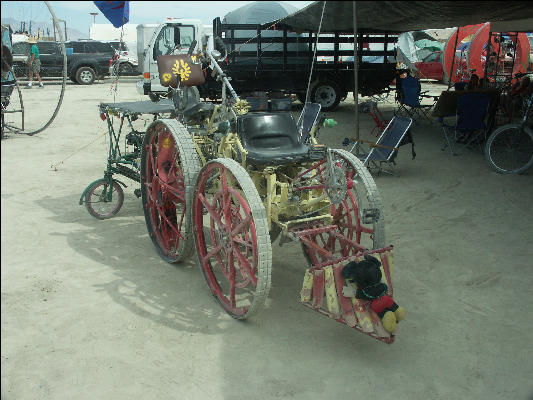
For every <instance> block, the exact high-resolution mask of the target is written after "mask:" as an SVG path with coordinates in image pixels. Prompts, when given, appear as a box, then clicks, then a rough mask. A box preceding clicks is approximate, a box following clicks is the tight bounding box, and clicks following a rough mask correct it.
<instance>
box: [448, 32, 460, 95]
mask: <svg viewBox="0 0 533 400" xmlns="http://www.w3.org/2000/svg"><path fill="white" fill-rule="evenodd" d="M459 29H461V27H460V26H458V27H457V34H456V35H455V45H454V46H453V57H452V67H451V68H450V76H449V77H448V78H449V79H448V90H450V87H451V86H452V74H453V64H454V63H455V52H456V51H457V39H459Z"/></svg>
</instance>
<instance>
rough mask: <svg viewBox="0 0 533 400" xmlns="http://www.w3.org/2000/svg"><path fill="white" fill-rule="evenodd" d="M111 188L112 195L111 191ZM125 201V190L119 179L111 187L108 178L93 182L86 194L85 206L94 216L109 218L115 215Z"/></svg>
mask: <svg viewBox="0 0 533 400" xmlns="http://www.w3.org/2000/svg"><path fill="white" fill-rule="evenodd" d="M110 190H111V196H109V191H110ZM122 203H124V192H123V191H122V188H121V187H120V185H119V183H118V182H117V181H113V187H112V188H110V187H109V182H108V181H107V179H100V180H98V181H96V182H93V183H92V185H91V187H90V188H89V189H88V190H87V194H86V195H85V207H87V211H89V214H91V215H92V216H93V217H95V218H98V219H108V218H111V217H113V216H114V215H115V214H116V213H118V211H119V210H120V207H122Z"/></svg>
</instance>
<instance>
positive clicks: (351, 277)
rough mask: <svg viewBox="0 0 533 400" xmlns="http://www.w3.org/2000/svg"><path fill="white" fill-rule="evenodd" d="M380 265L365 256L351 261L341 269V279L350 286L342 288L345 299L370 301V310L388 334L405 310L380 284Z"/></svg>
mask: <svg viewBox="0 0 533 400" xmlns="http://www.w3.org/2000/svg"><path fill="white" fill-rule="evenodd" d="M380 266H381V263H380V262H379V260H377V259H376V258H374V257H372V256H370V255H368V254H366V255H365V258H364V260H362V261H359V262H355V261H352V262H350V263H348V264H347V265H345V266H344V268H343V269H342V277H343V278H344V279H345V280H346V281H347V282H348V283H349V284H350V286H345V287H344V288H343V291H342V293H343V295H344V296H346V297H353V296H355V297H356V298H357V299H360V300H370V308H371V309H372V310H373V311H374V312H375V313H376V314H377V315H378V316H379V317H380V318H381V323H382V324H383V327H384V328H385V330H386V331H387V332H389V333H391V332H393V331H394V330H395V329H396V323H397V322H399V321H401V320H402V319H404V317H405V309H404V308H403V307H400V306H399V305H398V304H396V303H395V302H394V300H393V299H392V297H391V296H389V295H388V291H389V289H388V287H387V285H386V284H385V283H383V282H381V269H380V268H379V267H380Z"/></svg>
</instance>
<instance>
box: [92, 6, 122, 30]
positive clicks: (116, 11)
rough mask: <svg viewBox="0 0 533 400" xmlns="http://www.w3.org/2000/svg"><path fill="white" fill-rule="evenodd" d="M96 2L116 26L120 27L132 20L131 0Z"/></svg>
mask: <svg viewBox="0 0 533 400" xmlns="http://www.w3.org/2000/svg"><path fill="white" fill-rule="evenodd" d="M94 4H95V5H96V7H98V9H99V10H100V11H102V14H104V15H105V17H106V18H107V19H108V20H109V22H111V23H112V24H113V26H114V27H115V28H120V27H121V26H122V25H124V24H125V23H126V22H128V21H129V20H130V2H129V1H95V2H94Z"/></svg>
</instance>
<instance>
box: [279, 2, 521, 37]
mask: <svg viewBox="0 0 533 400" xmlns="http://www.w3.org/2000/svg"><path fill="white" fill-rule="evenodd" d="M322 3H323V2H322V1H316V2H314V3H312V4H310V5H309V6H307V7H305V8H303V9H302V10H300V11H298V12H296V13H294V14H292V15H291V16H289V17H287V18H285V19H284V20H283V21H282V22H281V23H283V24H286V25H289V26H291V27H292V28H293V29H294V30H296V31H306V30H310V31H316V30H318V25H319V23H320V15H321V13H322ZM356 8H357V30H358V31H359V32H363V33H364V32H365V31H366V32H383V33H387V32H388V33H400V32H408V31H419V30H423V29H435V28H450V27H455V26H465V25H473V24H478V23H481V22H487V21H491V22H493V21H494V22H499V21H511V20H519V19H523V18H524V16H529V15H531V3H529V2H528V1H507V2H504V3H502V2H495V1H462V2H457V1H358V2H357V5H356ZM272 22H274V21H272ZM321 31H322V32H336V31H337V32H346V33H348V32H353V2H352V1H326V8H325V11H324V18H323V21H322V29H321Z"/></svg>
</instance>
